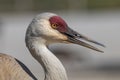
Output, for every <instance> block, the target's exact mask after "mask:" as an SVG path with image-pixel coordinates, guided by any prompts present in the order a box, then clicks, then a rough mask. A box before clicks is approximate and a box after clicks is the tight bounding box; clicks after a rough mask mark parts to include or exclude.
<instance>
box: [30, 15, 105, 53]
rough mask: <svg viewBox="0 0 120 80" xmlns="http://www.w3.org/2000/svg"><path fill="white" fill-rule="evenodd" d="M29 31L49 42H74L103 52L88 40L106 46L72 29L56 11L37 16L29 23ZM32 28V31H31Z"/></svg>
mask: <svg viewBox="0 0 120 80" xmlns="http://www.w3.org/2000/svg"><path fill="white" fill-rule="evenodd" d="M29 26H30V27H29V28H30V29H28V33H29V32H30V33H29V34H30V35H31V36H33V37H42V38H44V39H45V40H46V41H47V42H46V43H48V44H50V43H74V44H78V45H81V46H84V47H87V48H90V49H92V50H95V51H98V52H103V51H101V50H99V49H98V48H96V47H94V46H92V45H90V44H88V43H87V42H86V41H88V42H91V43H94V44H97V45H99V46H102V47H105V46H104V45H103V44H101V43H99V42H97V41H94V40H92V39H90V38H88V37H85V36H84V35H82V34H80V33H78V32H76V31H74V30H72V29H71V28H70V27H68V25H67V23H66V22H65V21H64V20H63V19H62V18H61V17H59V16H58V15H56V14H54V13H42V14H40V15H38V16H36V17H35V18H34V19H33V20H32V22H31V24H30V25H29ZM30 30H31V31H30Z"/></svg>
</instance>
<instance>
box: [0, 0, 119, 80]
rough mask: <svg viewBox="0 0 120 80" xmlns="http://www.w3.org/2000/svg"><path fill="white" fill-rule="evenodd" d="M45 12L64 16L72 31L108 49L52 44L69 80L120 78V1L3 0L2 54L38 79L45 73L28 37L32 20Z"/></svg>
mask: <svg viewBox="0 0 120 80" xmlns="http://www.w3.org/2000/svg"><path fill="white" fill-rule="evenodd" d="M41 12H54V13H56V14H58V15H60V16H61V17H62V18H63V19H65V21H66V22H67V23H68V25H69V26H70V27H71V28H72V29H74V30H76V31H78V32H79V33H82V34H84V35H86V36H88V37H90V38H92V39H94V40H96V41H98V42H101V43H103V44H105V45H106V46H107V47H106V48H102V47H98V46H96V47H98V48H100V49H102V50H103V51H104V53H99V52H95V51H93V50H90V49H87V48H84V47H81V46H78V45H72V44H71V45H65V44H59V45H58V44H57V45H56V44H55V45H51V46H50V49H51V51H52V52H53V53H54V54H55V55H56V56H57V57H58V58H59V59H60V60H61V61H62V63H63V64H64V66H65V68H66V70H67V73H68V77H69V80H119V79H120V42H119V41H120V37H119V36H120V32H119V31H120V0H0V52H1V53H7V54H9V55H12V56H14V57H16V58H18V59H19V60H21V61H22V62H23V63H25V64H26V65H27V66H28V68H29V69H30V70H31V71H32V72H33V73H34V74H35V76H36V77H37V78H38V79H43V78H44V73H43V70H42V68H41V65H39V64H38V63H37V61H36V60H35V59H33V58H32V56H31V55H30V53H29V51H28V50H27V48H26V46H25V41H24V37H25V31H26V28H27V27H28V25H29V23H30V21H31V20H32V18H34V16H35V15H37V14H39V13H41ZM93 45H94V44H93Z"/></svg>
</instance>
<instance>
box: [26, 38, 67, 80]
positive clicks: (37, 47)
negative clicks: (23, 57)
mask: <svg viewBox="0 0 120 80" xmlns="http://www.w3.org/2000/svg"><path fill="white" fill-rule="evenodd" d="M42 41H44V40H39V41H37V40H34V41H32V44H31V47H28V48H29V50H30V52H31V54H32V56H33V57H34V58H35V59H36V60H37V61H38V62H39V63H40V64H41V65H42V67H43V68H44V71H45V80H67V75H66V71H65V68H64V67H63V65H62V63H61V62H60V61H59V59H58V58H57V57H56V56H55V55H53V54H52V52H51V51H50V50H49V49H48V48H47V47H46V45H45V43H44V42H42Z"/></svg>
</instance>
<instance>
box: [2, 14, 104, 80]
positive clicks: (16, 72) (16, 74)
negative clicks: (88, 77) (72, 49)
mask: <svg viewBox="0 0 120 80" xmlns="http://www.w3.org/2000/svg"><path fill="white" fill-rule="evenodd" d="M84 40H85V41H89V42H92V43H95V44H97V45H100V46H103V47H104V45H103V44H101V43H98V42H96V41H94V40H92V39H89V38H87V37H85V36H83V35H82V34H79V33H78V32H76V31H74V30H72V29H71V28H69V27H68V25H67V24H66V22H65V21H64V20H63V19H62V18H61V17H59V16H58V15H56V14H54V13H41V14H39V15H37V16H36V17H35V18H34V19H33V20H32V22H31V23H30V25H29V27H28V29H27V32H26V37H25V42H26V46H27V48H28V50H29V51H30V53H31V55H32V56H33V57H34V58H35V59H36V60H37V61H38V62H39V63H40V64H41V65H42V67H43V69H44V72H45V79H44V80H68V78H67V74H66V70H65V68H64V67H63V65H62V63H61V62H60V61H59V59H58V58H57V57H56V56H55V55H53V54H52V52H51V51H50V50H49V48H48V46H49V45H50V44H52V43H67V44H68V43H74V44H78V45H82V46H84V47H87V48H90V49H93V50H96V51H98V52H103V51H101V50H99V49H97V48H95V47H93V46H91V45H89V44H87V43H85V42H84ZM0 80H37V79H36V78H35V77H34V75H33V74H32V73H31V72H30V70H29V69H28V68H27V67H26V66H25V65H24V64H23V63H22V62H20V61H19V60H17V59H15V58H14V57H11V56H9V55H6V54H2V53H1V54H0Z"/></svg>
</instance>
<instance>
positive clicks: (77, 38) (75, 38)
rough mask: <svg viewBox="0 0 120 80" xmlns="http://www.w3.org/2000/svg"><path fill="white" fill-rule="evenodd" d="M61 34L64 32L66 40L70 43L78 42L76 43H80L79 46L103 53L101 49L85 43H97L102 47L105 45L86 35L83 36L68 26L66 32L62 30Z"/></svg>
mask: <svg viewBox="0 0 120 80" xmlns="http://www.w3.org/2000/svg"><path fill="white" fill-rule="evenodd" d="M63 34H65V35H66V36H67V37H68V40H67V41H68V42H70V43H74V44H78V45H81V46H84V47H87V48H90V49H92V50H95V51H98V52H102V53H103V51H102V50H100V49H98V48H96V47H94V46H92V45H90V44H88V43H86V41H88V42H91V43H94V44H97V45H99V46H102V47H105V46H104V45H103V44H101V43H99V42H97V41H94V40H92V39H90V38H88V37H85V36H83V35H82V34H79V33H78V32H76V31H74V30H72V29H70V28H69V27H68V30H67V31H66V32H64V33H63Z"/></svg>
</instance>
